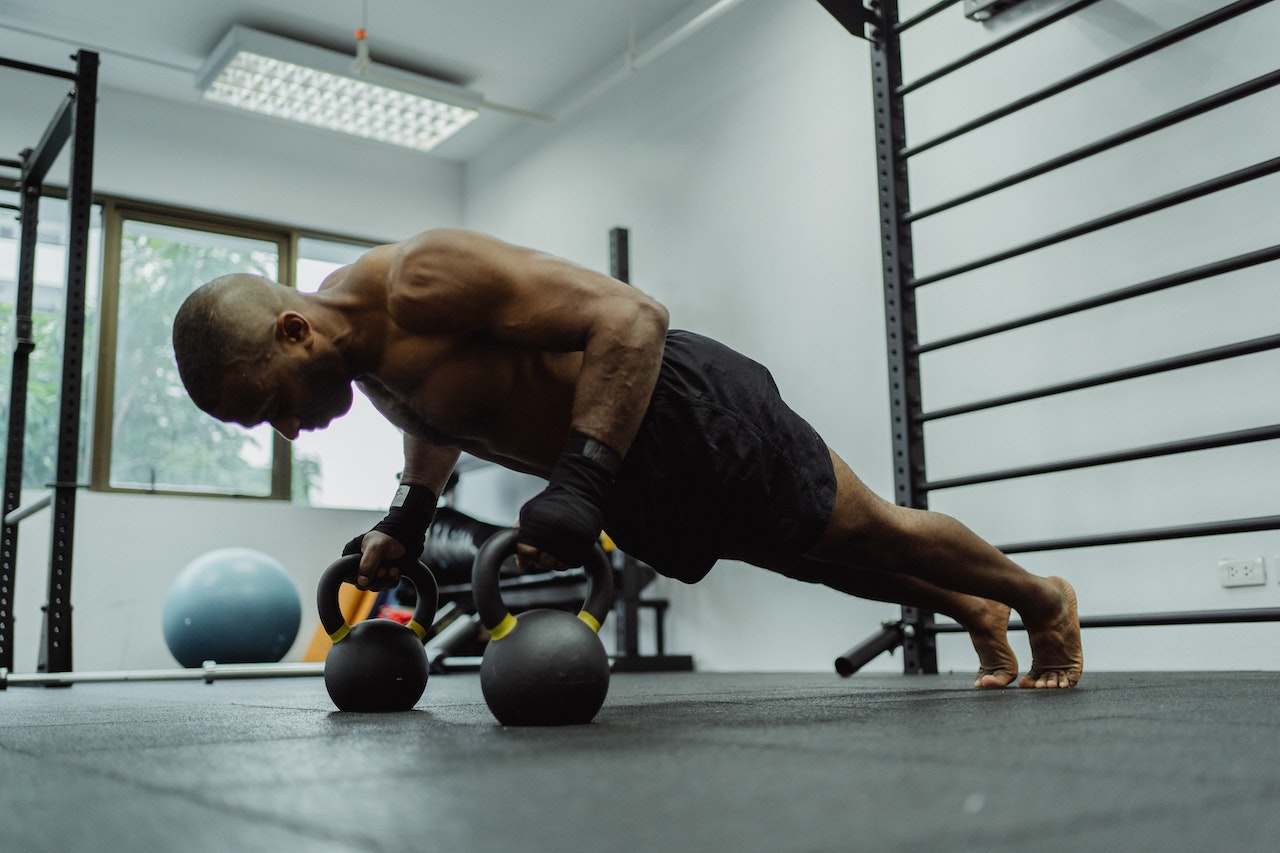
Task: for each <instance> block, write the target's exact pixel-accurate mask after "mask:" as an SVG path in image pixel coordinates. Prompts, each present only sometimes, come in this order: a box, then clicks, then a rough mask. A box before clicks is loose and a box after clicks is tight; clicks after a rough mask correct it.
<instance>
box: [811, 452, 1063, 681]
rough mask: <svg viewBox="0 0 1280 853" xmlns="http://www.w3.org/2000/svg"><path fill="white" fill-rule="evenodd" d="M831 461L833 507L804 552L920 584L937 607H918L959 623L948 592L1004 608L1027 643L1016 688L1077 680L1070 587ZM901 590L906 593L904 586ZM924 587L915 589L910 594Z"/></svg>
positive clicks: (960, 603)
mask: <svg viewBox="0 0 1280 853" xmlns="http://www.w3.org/2000/svg"><path fill="white" fill-rule="evenodd" d="M831 458H832V462H833V464H834V465H835V469H836V483H837V492H836V501H835V508H834V509H833V510H832V513H831V520H830V521H829V522H828V524H827V529H826V531H825V532H824V533H823V534H822V537H821V539H820V540H819V541H818V544H817V545H816V546H815V547H814V548H813V549H812V550H811V551H810V552H809V554H808V555H807V556H809V557H812V558H814V559H816V560H819V561H822V562H826V563H834V564H837V565H840V566H843V567H847V572H846V573H847V574H848V575H850V576H859V575H865V572H863V571H861V570H862V569H873V570H876V571H879V572H883V573H887V574H890V575H899V576H903V578H904V580H907V579H915V580H918V581H923V582H924V583H925V584H927V585H928V586H929V587H933V588H934V590H935V591H933V592H932V593H931V594H932V595H933V597H934V598H935V599H936V600H937V602H938V604H935V605H932V606H930V605H928V604H927V602H926V601H922V603H921V604H920V606H927V607H930V609H934V610H936V611H937V612H939V613H945V614H947V615H948V616H951V617H952V618H954V619H956V620H957V621H958V622H960V623H961V624H962V625H966V627H968V626H967V624H966V623H965V621H964V617H962V616H960V615H956V614H954V613H952V612H951V610H957V609H958V610H960V611H962V612H963V610H964V609H965V607H966V599H964V598H960V597H956V598H952V597H951V596H950V595H949V594H959V595H960V596H971V597H976V598H978V599H986V600H988V601H994V602H999V603H1001V604H1004V605H1008V606H1009V607H1012V608H1013V609H1014V610H1017V611H1018V614H1019V615H1020V616H1021V617H1022V621H1023V624H1024V625H1025V626H1026V628H1027V637H1028V639H1029V640H1030V643H1031V653H1032V662H1031V669H1030V670H1029V671H1028V673H1027V675H1025V676H1024V677H1023V678H1022V680H1021V681H1020V682H1019V684H1020V686H1022V687H1071V686H1073V685H1074V684H1075V683H1076V682H1077V681H1079V679H1080V673H1081V671H1082V670H1083V668H1084V654H1083V650H1082V648H1081V644H1080V620H1079V616H1078V615H1077V612H1076V597H1075V592H1074V590H1072V588H1071V585H1070V584H1068V583H1067V582H1066V581H1065V580H1063V579H1061V578H1042V577H1038V576H1036V575H1033V574H1030V573H1029V572H1027V571H1025V570H1024V569H1022V568H1021V567H1020V566H1018V565H1017V564H1016V563H1014V562H1013V561H1012V560H1010V559H1009V558H1008V557H1006V556H1005V555H1004V554H1002V553H1001V552H1000V551H999V550H998V549H997V548H995V547H994V546H992V545H990V544H988V543H987V542H985V541H984V540H982V539H981V538H980V537H979V536H978V535H977V534H975V533H973V531H971V530H969V529H968V528H967V527H965V526H964V525H963V524H961V523H960V522H958V521H956V520H955V519H953V518H950V517H948V516H945V515H942V514H940V513H935V512H927V511H923V510H914V509H908V508H904V507H899V506H896V505H894V504H892V503H889V502H888V501H886V500H884V499H883V498H880V497H879V496H877V495H876V494H874V493H873V492H872V491H871V490H870V489H868V488H867V487H866V486H865V485H864V484H863V483H862V481H861V480H859V479H858V478H857V476H856V475H855V474H854V473H853V471H852V470H850V468H849V466H848V465H846V464H845V463H844V462H843V460H841V459H840V458H839V457H838V456H837V455H836V454H835V453H834V452H832V454H831ZM824 582H826V581H824ZM827 583H828V585H830V586H834V587H835V588H837V589H839V588H841V586H839V585H837V584H843V585H844V586H849V585H850V584H849V583H848V582H847V581H836V582H835V583H831V582H827ZM863 583H865V581H863ZM905 589H906V590H907V591H908V592H911V590H912V588H911V587H910V586H909V585H908V586H907V587H906V588H905ZM925 591H927V588H925V589H921V588H916V592H917V594H918V593H920V592H925ZM939 605H943V606H939ZM949 608H950V609H949ZM969 618H972V617H969ZM977 645H978V644H977V642H975V646H977ZM979 655H980V656H981V655H982V652H981V651H980V652H979ZM1010 656H1012V653H1010ZM983 665H984V667H985V666H987V664H986V663H985V662H984V664H983ZM982 680H983V679H982V678H981V673H980V677H979V681H982Z"/></svg>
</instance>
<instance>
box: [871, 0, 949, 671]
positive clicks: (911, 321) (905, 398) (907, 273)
mask: <svg viewBox="0 0 1280 853" xmlns="http://www.w3.org/2000/svg"><path fill="white" fill-rule="evenodd" d="M880 14H881V15H882V21H881V23H880V25H879V26H878V27H876V28H875V31H874V38H873V39H872V41H871V82H872V99H873V106H874V110H875V113H874V114H875V127H876V165H877V172H878V174H879V187H880V234H881V250H882V251H881V253H882V256H883V261H884V305H885V329H886V335H887V345H888V361H889V397H890V417H891V418H892V428H893V459H894V491H895V498H896V500H897V502H898V504H899V505H900V506H907V507H914V508H916V509H925V508H927V507H928V496H927V492H926V490H925V488H924V485H925V459H924V426H923V422H922V421H921V420H920V414H921V406H922V398H921V393H920V360H919V357H918V356H917V355H916V346H917V335H916V300H915V292H914V290H913V289H912V287H911V280H912V277H913V275H914V272H913V270H914V253H913V247H912V240H911V226H910V225H909V224H908V223H907V221H906V216H907V214H908V212H909V211H910V210H911V195H910V191H909V188H908V176H907V160H906V158H905V157H902V156H901V155H900V153H899V152H901V151H902V150H903V149H904V148H905V147H906V137H907V129H906V116H905V111H904V107H903V99H902V97H901V96H900V95H899V94H898V89H899V87H901V85H902V54H901V49H902V45H901V39H900V36H899V32H900V29H899V27H898V3H897V0H882V2H881V3H880ZM932 624H933V614H932V613H930V612H928V611H925V610H920V609H918V608H915V607H903V608H902V631H901V632H900V636H901V637H902V647H903V660H902V666H903V671H904V672H907V673H936V672H937V671H938V656H937V646H936V644H935V642H934V635H933V633H932V632H931V631H928V630H927V629H928V627H929V626H930V625H932Z"/></svg>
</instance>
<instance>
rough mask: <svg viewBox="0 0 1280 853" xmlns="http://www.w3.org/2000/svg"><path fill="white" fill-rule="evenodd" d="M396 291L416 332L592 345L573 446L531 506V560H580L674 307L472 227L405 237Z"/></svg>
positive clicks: (544, 345)
mask: <svg viewBox="0 0 1280 853" xmlns="http://www.w3.org/2000/svg"><path fill="white" fill-rule="evenodd" d="M390 293H391V295H390V307H391V311H392V315H393V316H394V317H396V318H397V321H398V322H400V323H401V324H402V325H405V326H406V328H410V329H411V330H417V331H420V332H423V333H428V334H429V333H453V334H458V333H477V334H482V335H486V336H489V337H491V338H493V339H495V340H499V341H503V342H508V343H513V344H517V345H520V346H525V347H530V348H535V349H542V350H546V351H552V352H577V351H580V352H582V366H581V370H580V372H579V374H578V376H577V381H576V385H575V389H574V396H573V410H572V420H571V426H572V431H571V434H570V436H569V443H568V444H566V446H565V448H564V451H563V452H562V453H561V456H560V459H559V461H558V462H557V463H556V466H555V468H554V469H553V471H552V473H551V482H550V485H549V487H548V490H547V491H545V492H543V493H542V494H540V495H538V496H536V497H535V498H533V499H532V500H531V501H530V502H529V503H528V504H526V506H525V509H524V510H523V511H522V512H521V527H522V534H521V542H520V546H519V558H520V562H521V564H522V565H523V566H526V567H527V566H529V565H537V566H539V567H542V568H563V567H564V566H565V565H568V564H578V563H580V557H581V556H582V552H583V550H584V549H588V550H589V548H590V547H591V545H592V544H593V543H594V541H595V539H596V537H597V536H598V534H599V532H600V520H599V517H600V514H601V506H600V505H601V503H602V502H603V499H604V494H605V493H606V492H607V489H608V487H609V485H610V484H611V483H612V478H613V474H614V473H615V472H616V470H617V466H618V465H620V464H621V460H622V458H623V456H625V455H626V452H627V450H628V449H629V448H630V446H631V442H632V440H633V439H634V438H635V434H636V431H637V430H638V429H639V427H640V422H641V421H642V420H643V418H644V413H645V410H646V409H647V407H648V404H649V397H650V395H651V394H652V392H653V387H654V385H655V383H656V382H657V377H658V371H659V369H660V368H661V366H662V352H663V348H664V346H665V342H666V331H667V320H668V315H667V311H666V309H665V308H664V307H663V306H662V305H660V304H659V303H657V302H656V301H654V300H653V299H650V298H649V297H647V296H645V295H644V294H643V293H641V292H640V291H638V290H636V289H635V288H633V287H630V286H628V285H627V284H624V283H623V282H620V281H617V280H616V279H613V278H610V277H609V276H606V275H603V274H601V273H598V272H595V271H593V270H589V269H586V268H584V267H580V266H578V265H576V264H573V263H570V262H568V261H565V260H563V259H560V258H556V257H553V256H551V255H547V254H544V253H541V252H536V251H533V250H530V249H524V248H521V247H518V246H512V245H510V244H507V243H503V242H502V241H500V240H496V239H494V238H491V237H486V236H484V235H480V234H475V233H471V232H465V231H429V232H426V233H425V234H422V235H419V236H418V237H416V238H413V239H412V240H409V241H406V242H405V243H403V244H401V245H400V247H399V254H398V257H397V260H396V262H395V263H394V264H393V266H392V270H391V290H390ZM588 463H590V464H588ZM592 527H594V530H590V528H592ZM588 531H590V532H588ZM557 551H558V552H560V553H557Z"/></svg>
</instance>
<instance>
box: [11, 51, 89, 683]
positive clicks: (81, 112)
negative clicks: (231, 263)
mask: <svg viewBox="0 0 1280 853" xmlns="http://www.w3.org/2000/svg"><path fill="white" fill-rule="evenodd" d="M72 59H73V60H74V62H75V70H74V71H65V70H62V69H58V68H47V67H44V66H41V65H33V64H31V63H28V62H20V61H17V60H12V59H7V58H4V57H0V67H5V68H12V69H16V70H18V71H24V72H30V73H33V74H41V75H44V76H49V77H57V78H60V79H63V80H68V81H70V82H71V84H72V89H71V91H70V92H69V93H68V94H67V96H66V97H65V98H64V99H63V100H62V102H61V103H60V104H59V105H58V107H57V109H56V110H55V112H54V115H53V119H52V120H51V121H50V122H49V125H48V127H47V128H46V130H45V132H44V135H43V136H42V137H41V139H40V141H39V142H38V143H37V144H36V146H35V148H27V149H24V150H23V151H22V152H21V153H20V154H19V157H18V159H16V160H11V159H7V158H4V159H0V168H5V169H13V170H17V171H18V173H19V175H20V177H19V179H18V189H19V193H20V197H21V202H20V206H19V211H20V212H19V215H20V217H21V220H22V230H21V236H20V238H19V241H20V242H19V254H18V281H17V294H16V297H15V300H14V308H15V311H14V313H15V320H16V334H15V338H14V350H13V369H12V381H11V384H10V386H9V427H8V430H9V431H8V434H7V435H8V441H7V447H6V454H5V478H4V508H3V514H2V515H0V522H2V523H3V531H2V533H0V536H2V537H3V539H2V541H0V672H2V671H7V670H11V669H12V668H13V617H14V613H13V607H14V586H15V577H16V574H17V559H18V524H19V523H20V522H21V521H22V520H23V519H24V518H27V517H28V516H30V515H32V514H34V513H35V512H38V511H39V510H41V509H43V508H44V507H46V506H49V505H52V507H53V534H52V537H51V548H50V550H51V554H50V559H49V586H48V598H47V604H46V606H45V608H44V623H43V627H42V630H41V635H42V639H41V647H40V652H39V662H38V669H39V670H40V671H41V672H68V671H70V669H71V556H72V546H73V536H74V531H75V508H76V488H77V480H78V474H79V471H78V463H79V447H80V392H81V386H82V371H81V368H82V364H83V360H84V333H85V285H86V277H87V273H88V264H89V224H90V218H91V216H92V210H93V207H92V206H93V141H94V124H95V119H96V109H97V97H98V96H97V90H98V54H97V53H93V52H90V51H83V50H82V51H79V52H78V53H76V54H75V55H74V56H72ZM68 142H70V144H71V148H70V157H71V169H70V171H71V175H70V182H69V186H68V195H67V207H68V226H67V274H66V289H65V297H66V305H65V309H64V310H65V318H64V334H63V350H62V384H61V386H60V387H61V396H60V399H59V414H58V445H57V446H58V453H57V461H56V463H55V469H54V482H53V483H52V488H53V491H52V493H51V494H50V495H48V496H46V497H44V498H41V499H39V500H37V501H35V502H34V503H32V504H31V505H29V506H26V507H20V506H19V502H20V501H21V499H22V471H23V439H24V436H25V433H26V420H27V377H28V373H29V363H30V356H31V352H32V351H33V350H34V349H35V347H36V342H35V340H33V338H32V331H33V330H32V317H31V311H32V295H33V292H34V287H35V253H36V228H37V225H38V223H39V211H40V198H41V196H42V195H43V193H44V182H45V178H46V177H47V176H48V173H49V169H50V168H52V166H53V164H54V161H56V160H57V159H58V156H59V155H60V154H61V153H62V151H63V149H64V148H65V147H66V145H67V143H68Z"/></svg>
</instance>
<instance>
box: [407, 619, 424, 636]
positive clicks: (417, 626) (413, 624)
mask: <svg viewBox="0 0 1280 853" xmlns="http://www.w3.org/2000/svg"><path fill="white" fill-rule="evenodd" d="M409 630H410V631H412V632H413V633H415V634H417V635H418V639H419V640H425V639H426V638H427V629H426V628H424V627H422V624H421V623H420V622H418V620H417V619H410V620H409Z"/></svg>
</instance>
